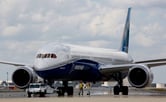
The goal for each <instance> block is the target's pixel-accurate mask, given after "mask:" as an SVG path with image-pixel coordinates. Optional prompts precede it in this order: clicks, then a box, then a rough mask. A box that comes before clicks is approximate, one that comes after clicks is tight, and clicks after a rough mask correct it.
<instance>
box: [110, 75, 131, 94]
mask: <svg viewBox="0 0 166 102" xmlns="http://www.w3.org/2000/svg"><path fill="white" fill-rule="evenodd" d="M116 80H117V81H118V85H117V86H114V89H113V92H114V95H119V93H120V92H122V95H128V86H123V78H122V74H121V73H118V77H116Z"/></svg>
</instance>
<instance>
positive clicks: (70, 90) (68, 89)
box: [57, 87, 73, 97]
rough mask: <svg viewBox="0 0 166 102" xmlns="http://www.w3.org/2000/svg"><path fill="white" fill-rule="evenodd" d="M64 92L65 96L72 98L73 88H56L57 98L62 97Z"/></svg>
mask: <svg viewBox="0 0 166 102" xmlns="http://www.w3.org/2000/svg"><path fill="white" fill-rule="evenodd" d="M65 92H66V93H67V96H70V97H72V96H73V87H67V88H66V87H58V92H57V93H58V96H59V97H63V96H64V95H65Z"/></svg>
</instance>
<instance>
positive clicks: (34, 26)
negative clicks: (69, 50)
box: [0, 0, 166, 83]
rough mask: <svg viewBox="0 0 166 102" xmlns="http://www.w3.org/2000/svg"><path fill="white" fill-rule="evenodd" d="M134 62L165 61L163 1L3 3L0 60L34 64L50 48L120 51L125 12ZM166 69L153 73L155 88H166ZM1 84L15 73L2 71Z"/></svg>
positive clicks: (26, 0) (36, 0) (3, 67)
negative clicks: (67, 46) (69, 46)
mask: <svg viewBox="0 0 166 102" xmlns="http://www.w3.org/2000/svg"><path fill="white" fill-rule="evenodd" d="M128 7H132V11H131V30H130V34H131V35H130V49H129V53H130V55H131V56H133V58H134V60H136V61H138V60H147V59H155V58H166V53H165V51H166V46H165V44H166V34H165V29H166V13H165V12H166V1H165V0H146V1H140V0H123V1H122V0H1V1H0V51H1V53H0V60H5V61H11V62H20V63H27V64H33V61H34V56H35V53H36V52H37V50H38V49H39V48H40V47H41V46H43V45H45V44H47V43H49V42H65V43H71V44H79V45H86V46H87V45H88V46H95V47H104V48H113V49H119V47H120V41H121V37H122V33H123V27H124V23H125V19H126V13H127V8H128ZM165 67H166V66H163V67H157V68H153V69H152V71H153V73H154V82H160V83H166V79H165V77H166V69H165ZM0 68H1V71H0V80H6V73H7V72H9V78H11V74H12V72H13V71H14V70H15V67H13V66H8V65H0Z"/></svg>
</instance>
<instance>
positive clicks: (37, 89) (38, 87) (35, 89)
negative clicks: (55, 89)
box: [26, 83, 47, 97]
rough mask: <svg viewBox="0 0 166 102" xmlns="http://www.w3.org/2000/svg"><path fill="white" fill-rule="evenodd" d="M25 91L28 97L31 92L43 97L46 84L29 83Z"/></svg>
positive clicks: (45, 91)
mask: <svg viewBox="0 0 166 102" xmlns="http://www.w3.org/2000/svg"><path fill="white" fill-rule="evenodd" d="M26 92H27V95H28V97H31V95H32V94H34V95H36V94H39V95H40V97H44V96H45V94H46V93H47V86H46V85H45V84H43V83H30V84H29V86H28V88H27V89H26Z"/></svg>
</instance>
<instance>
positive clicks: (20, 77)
mask: <svg viewBox="0 0 166 102" xmlns="http://www.w3.org/2000/svg"><path fill="white" fill-rule="evenodd" d="M12 81H13V83H14V84H15V85H16V87H18V88H21V89H24V88H26V87H28V85H29V84H30V83H33V82H36V81H37V75H36V73H35V72H34V70H33V69H32V68H31V67H27V66H23V67H20V68H18V69H17V70H16V71H14V73H13V75H12Z"/></svg>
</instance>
